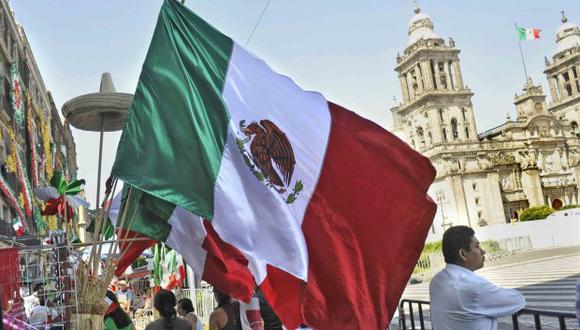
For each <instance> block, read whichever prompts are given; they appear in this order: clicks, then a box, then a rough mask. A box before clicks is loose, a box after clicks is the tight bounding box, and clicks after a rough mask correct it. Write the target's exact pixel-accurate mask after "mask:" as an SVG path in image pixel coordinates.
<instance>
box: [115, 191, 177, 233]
mask: <svg viewBox="0 0 580 330" xmlns="http://www.w3.org/2000/svg"><path fill="white" fill-rule="evenodd" d="M129 187H130V186H129V185H125V186H124V187H123V195H122V200H121V208H120V209H119V215H118V218H117V225H118V226H120V225H121V221H122V217H123V213H124V212H125V208H127V213H126V215H125V223H124V225H123V227H124V228H125V229H129V230H131V231H134V232H138V233H140V234H143V235H145V236H148V237H150V238H152V239H154V240H157V241H161V242H165V241H166V240H167V237H168V236H169V233H170V232H171V225H170V224H169V223H168V220H169V218H170V217H171V214H172V213H173V210H174V209H175V205H174V204H171V203H169V202H167V201H164V200H161V199H159V198H156V197H154V196H151V195H149V194H147V193H146V192H143V191H141V190H139V189H131V190H130V191H129Z"/></svg>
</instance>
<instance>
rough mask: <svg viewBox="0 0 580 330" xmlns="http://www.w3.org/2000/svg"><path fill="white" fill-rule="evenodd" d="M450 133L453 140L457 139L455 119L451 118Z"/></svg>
mask: <svg viewBox="0 0 580 330" xmlns="http://www.w3.org/2000/svg"><path fill="white" fill-rule="evenodd" d="M451 132H452V133H453V140H456V139H457V138H458V137H459V132H457V119H455V118H451Z"/></svg>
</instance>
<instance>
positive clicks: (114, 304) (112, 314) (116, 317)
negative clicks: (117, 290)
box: [103, 290, 134, 330]
mask: <svg viewBox="0 0 580 330" xmlns="http://www.w3.org/2000/svg"><path fill="white" fill-rule="evenodd" d="M105 303H107V306H108V307H107V311H106V312H105V316H104V318H103V322H104V323H105V330H131V329H134V327H133V322H131V319H130V318H129V315H127V313H125V311H124V310H123V309H122V308H121V306H120V305H119V300H117V296H116V295H115V294H114V293H113V291H111V290H107V294H106V295H105Z"/></svg>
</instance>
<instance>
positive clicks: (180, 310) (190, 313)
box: [177, 298, 203, 330]
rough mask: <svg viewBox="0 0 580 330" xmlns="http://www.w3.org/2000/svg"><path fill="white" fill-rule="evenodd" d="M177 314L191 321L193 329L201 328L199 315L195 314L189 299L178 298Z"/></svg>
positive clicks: (198, 329) (200, 329)
mask: <svg viewBox="0 0 580 330" xmlns="http://www.w3.org/2000/svg"><path fill="white" fill-rule="evenodd" d="M177 314H178V315H179V316H181V317H183V318H185V319H186V320H188V321H189V322H191V324H192V325H193V329H194V330H203V324H201V320H200V319H199V317H197V315H195V309H194V308H193V303H192V302H191V299H189V298H182V299H179V301H178V302H177Z"/></svg>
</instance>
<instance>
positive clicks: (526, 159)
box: [518, 148, 537, 170]
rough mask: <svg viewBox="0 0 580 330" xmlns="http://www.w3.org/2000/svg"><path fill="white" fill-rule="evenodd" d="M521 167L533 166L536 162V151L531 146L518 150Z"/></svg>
mask: <svg viewBox="0 0 580 330" xmlns="http://www.w3.org/2000/svg"><path fill="white" fill-rule="evenodd" d="M518 156H519V158H520V160H519V161H520V166H521V168H522V169H524V170H525V169H528V168H535V167H536V164H537V159H536V151H535V150H534V149H532V148H530V149H524V150H519V151H518Z"/></svg>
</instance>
